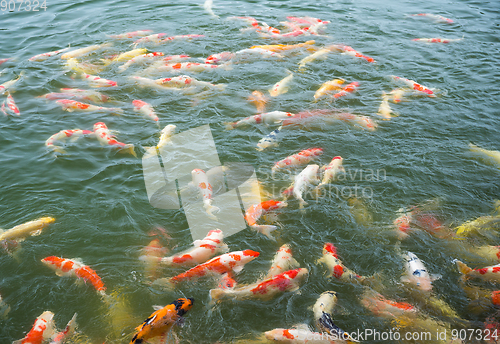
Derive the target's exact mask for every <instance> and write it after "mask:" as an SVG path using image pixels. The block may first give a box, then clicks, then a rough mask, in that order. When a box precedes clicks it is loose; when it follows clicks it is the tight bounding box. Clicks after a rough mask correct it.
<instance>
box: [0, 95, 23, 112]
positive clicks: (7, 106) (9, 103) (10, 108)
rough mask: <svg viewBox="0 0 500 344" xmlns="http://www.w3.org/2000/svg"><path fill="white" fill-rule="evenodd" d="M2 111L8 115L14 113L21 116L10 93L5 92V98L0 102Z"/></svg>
mask: <svg viewBox="0 0 500 344" xmlns="http://www.w3.org/2000/svg"><path fill="white" fill-rule="evenodd" d="M1 109H2V112H3V113H4V114H5V115H6V116H8V115H10V114H12V115H15V116H21V112H20V111H19V108H18V107H17V105H16V102H15V101H14V98H13V97H12V95H11V94H10V93H9V92H7V98H6V99H5V100H4V102H3V103H2V108H1Z"/></svg>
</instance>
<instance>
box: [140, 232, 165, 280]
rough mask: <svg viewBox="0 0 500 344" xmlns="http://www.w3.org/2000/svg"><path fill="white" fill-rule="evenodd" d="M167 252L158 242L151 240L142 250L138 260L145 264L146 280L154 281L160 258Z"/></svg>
mask: <svg viewBox="0 0 500 344" xmlns="http://www.w3.org/2000/svg"><path fill="white" fill-rule="evenodd" d="M167 251H168V249H167V248H165V247H163V246H162V244H161V243H160V240H158V239H153V240H151V242H150V243H149V245H148V246H146V247H144V248H143V249H142V254H141V256H139V260H141V261H143V262H144V264H145V274H146V276H147V277H148V278H150V279H152V280H154V279H156V278H158V277H157V270H158V267H159V266H160V261H161V257H163V255H164V254H165V253H166V252H167Z"/></svg>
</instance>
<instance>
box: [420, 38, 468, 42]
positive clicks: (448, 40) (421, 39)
mask: <svg viewBox="0 0 500 344" xmlns="http://www.w3.org/2000/svg"><path fill="white" fill-rule="evenodd" d="M463 39H464V38H463V37H462V38H414V39H412V41H415V42H423V43H452V42H458V41H462V40H463Z"/></svg>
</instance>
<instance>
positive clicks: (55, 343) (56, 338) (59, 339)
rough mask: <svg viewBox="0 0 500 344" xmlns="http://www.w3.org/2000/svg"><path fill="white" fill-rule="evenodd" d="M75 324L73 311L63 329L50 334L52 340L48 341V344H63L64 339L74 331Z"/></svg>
mask: <svg viewBox="0 0 500 344" xmlns="http://www.w3.org/2000/svg"><path fill="white" fill-rule="evenodd" d="M76 326H77V325H76V313H75V314H74V315H73V317H72V318H71V320H70V321H69V322H68V324H67V325H66V328H65V329H64V330H63V331H61V332H58V333H56V334H54V335H53V336H52V341H51V342H50V344H63V343H64V342H65V341H66V339H68V338H69V337H71V336H72V335H73V333H75V330H76Z"/></svg>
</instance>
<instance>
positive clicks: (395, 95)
mask: <svg viewBox="0 0 500 344" xmlns="http://www.w3.org/2000/svg"><path fill="white" fill-rule="evenodd" d="M410 92H413V90H412V89H411V88H395V89H393V90H392V91H391V92H389V94H388V96H389V100H390V101H392V102H393V103H400V102H401V101H404V100H405V99H404V96H405V95H406V94H407V93H410Z"/></svg>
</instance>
